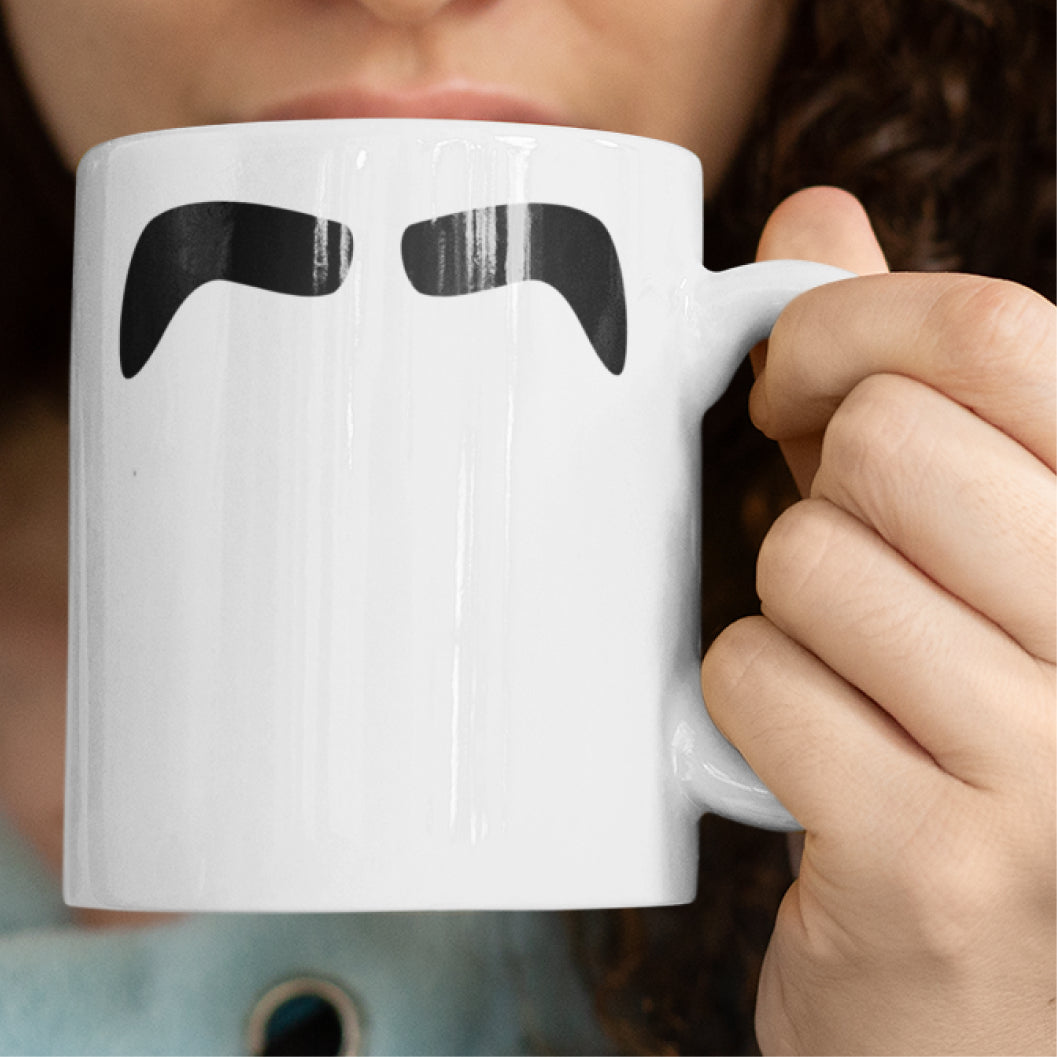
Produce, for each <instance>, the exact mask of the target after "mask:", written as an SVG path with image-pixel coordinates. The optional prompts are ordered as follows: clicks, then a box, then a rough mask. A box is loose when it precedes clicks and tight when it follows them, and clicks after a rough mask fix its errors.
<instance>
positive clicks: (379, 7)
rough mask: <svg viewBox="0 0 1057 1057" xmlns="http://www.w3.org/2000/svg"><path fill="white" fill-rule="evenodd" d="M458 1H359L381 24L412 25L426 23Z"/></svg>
mask: <svg viewBox="0 0 1057 1057" xmlns="http://www.w3.org/2000/svg"><path fill="white" fill-rule="evenodd" d="M457 2H459V0H359V3H360V5H361V6H363V7H365V8H366V9H367V10H368V11H370V12H371V14H373V15H374V16H375V17H376V18H379V19H381V20H382V21H383V22H394V23H399V24H407V25H414V24H417V23H420V22H425V21H428V20H429V19H430V18H432V17H433V16H434V15H435V14H437V13H438V12H439V11H441V10H442V9H443V8H445V7H450V6H451V5H452V4H453V3H457Z"/></svg>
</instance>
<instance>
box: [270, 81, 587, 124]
mask: <svg viewBox="0 0 1057 1057" xmlns="http://www.w3.org/2000/svg"><path fill="white" fill-rule="evenodd" d="M372 117H404V118H416V117H417V118H453V119H466V120H474V121H512V122H519V123H524V124H531V125H569V124H572V123H573V122H572V121H571V119H570V117H569V115H567V114H564V113H562V112H560V111H559V110H558V109H557V108H555V107H550V106H546V105H544V104H542V103H539V102H537V101H535V100H532V99H528V98H526V97H525V96H523V95H520V94H518V93H516V92H512V91H510V90H509V89H505V88H502V87H497V86H490V85H476V84H469V83H462V82H454V83H448V84H439V85H431V86H427V87H424V88H414V89H399V90H378V89H368V88H362V87H357V86H352V87H347V88H339V89H325V90H322V91H316V92H310V93H307V94H304V95H300V96H296V97H293V98H290V99H288V100H285V101H282V102H279V103H277V104H275V105H272V106H269V107H267V108H265V109H264V110H263V111H261V113H259V114H257V115H256V116H255V118H254V120H257V121H301V120H312V119H318V118H372Z"/></svg>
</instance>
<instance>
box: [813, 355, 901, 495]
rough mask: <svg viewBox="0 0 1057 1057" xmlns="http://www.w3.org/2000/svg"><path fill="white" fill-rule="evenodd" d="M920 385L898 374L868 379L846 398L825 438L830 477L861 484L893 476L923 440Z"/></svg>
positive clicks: (827, 476) (826, 469)
mask: <svg viewBox="0 0 1057 1057" xmlns="http://www.w3.org/2000/svg"><path fill="white" fill-rule="evenodd" d="M919 388H920V387H919V385H918V384H917V383H915V382H913V381H911V380H910V379H908V378H904V377H902V376H900V375H894V374H874V375H870V376H868V377H867V378H864V379H863V380H862V381H861V382H859V383H858V385H856V386H855V387H854V388H853V389H852V390H851V392H849V393H848V395H847V396H846V397H845V398H844V400H843V401H842V402H841V404H840V406H839V407H838V408H837V410H836V411H835V412H834V414H833V417H832V418H831V419H830V421H829V423H828V425H827V427H826V431H825V434H824V435H823V440H822V451H821V456H820V458H821V465H820V470H821V471H822V472H823V476H824V479H825V480H827V481H838V482H845V483H855V484H861V483H862V482H863V480H864V479H865V480H866V481H870V480H873V479H875V478H877V477H879V476H884V475H886V474H887V475H890V474H891V472H892V467H893V466H894V465H899V464H900V463H901V462H904V461H905V460H906V458H907V457H908V456H909V457H911V458H915V459H916V458H917V457H918V452H917V448H918V447H919V445H920V442H921V439H922V438H921V414H920V410H919V406H918V405H919V401H918V400H917V399H915V397H916V396H918V389H919Z"/></svg>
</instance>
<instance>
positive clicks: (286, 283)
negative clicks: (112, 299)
mask: <svg viewBox="0 0 1057 1057" xmlns="http://www.w3.org/2000/svg"><path fill="white" fill-rule="evenodd" d="M351 261H352V232H351V231H350V230H349V229H348V228H347V227H346V226H345V225H344V224H340V223H338V222H337V221H334V220H326V219H324V218H322V217H315V216H312V215H311V214H308V213H299V212H297V211H295V210H292V209H282V208H280V207H278V206H270V205H261V204H259V203H256V202H194V203H191V204H189V205H182V206H177V207H176V208H174V209H168V210H166V211H165V212H164V213H159V214H158V215H157V216H156V217H154V218H153V219H152V220H151V221H150V222H149V223H148V224H147V226H146V227H145V228H144V229H143V231H142V233H141V234H140V237H139V240H138V241H137V243H136V248H135V249H134V250H133V253H132V260H131V261H130V263H129V268H128V275H127V277H126V279H125V293H124V299H123V301H122V305H121V373H122V374H123V375H124V376H125V377H126V378H132V377H134V376H135V375H136V374H138V373H139V372H140V371H141V370H142V369H143V367H144V366H145V365H146V363H147V361H148V360H149V359H150V357H151V355H152V354H153V352H154V350H155V349H156V348H157V346H158V342H159V341H161V338H162V335H163V334H164V333H165V330H166V328H167V327H168V326H169V323H170V322H171V321H172V318H173V316H175V315H176V312H177V310H178V309H179V308H180V306H181V305H182V304H183V303H184V301H186V300H187V298H188V297H190V296H191V294H192V293H194V291H195V290H197V289H198V288H199V287H200V286H202V285H204V284H205V283H209V282H214V281H218V280H219V281H224V282H231V283H240V284H242V285H244V286H252V287H256V288H257V289H258V290H267V291H269V292H271V293H278V294H294V295H297V296H300V297H320V296H323V295H325V294H331V293H334V291H336V290H337V289H338V288H339V287H340V286H341V284H342V283H343V282H344V281H345V276H346V275H347V274H348V271H349V265H350V263H351Z"/></svg>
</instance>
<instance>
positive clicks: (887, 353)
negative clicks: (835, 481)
mask: <svg viewBox="0 0 1057 1057" xmlns="http://www.w3.org/2000/svg"><path fill="white" fill-rule="evenodd" d="M1055 318H1057V309H1055V308H1054V306H1053V305H1052V304H1051V303H1050V302H1049V301H1047V300H1046V299H1045V298H1044V297H1042V296H1041V295H1039V294H1036V293H1034V292H1033V291H1031V290H1028V289H1027V288H1025V287H1022V286H1018V285H1017V284H1015V283H1010V282H1005V281H1004V280H999V279H986V278H982V277H979V276H973V275H951V274H909V273H895V274H891V275H867V276H861V277H859V278H853V279H846V280H844V281H842V282H837V283H831V284H829V285H827V286H821V287H818V288H817V289H815V290H811V291H808V292H807V293H806V294H802V295H801V296H800V297H798V298H796V299H795V300H794V301H792V302H791V303H790V304H789V306H788V307H787V308H786V309H785V311H784V312H783V313H782V314H781V316H779V318H778V322H777V323H776V324H775V327H774V330H773V331H772V333H771V337H770V340H769V342H768V349H767V363H766V366H765V367H764V369H763V370H762V371H761V373H760V375H759V377H758V378H757V380H756V385H755V386H754V388H753V391H752V396H751V398H750V411H751V414H752V417H753V421H754V422H755V423H756V425H757V426H758V427H759V428H760V429H762V430H763V432H764V433H766V434H767V435H768V436H769V437H771V438H772V439H774V440H791V439H793V438H796V437H802V436H807V435H811V434H818V433H821V432H822V431H823V430H824V429H825V427H826V423H827V422H828V421H829V419H830V417H831V416H832V415H833V412H834V411H835V410H836V408H837V406H838V405H839V404H840V403H841V402H842V401H843V399H844V397H845V396H847V395H848V393H849V392H851V390H852V389H854V388H855V386H856V385H858V383H859V382H861V381H862V380H863V379H865V378H867V377H868V376H870V375H873V374H903V375H906V376H908V377H910V378H915V379H917V380H918V381H920V382H924V383H925V384H926V385H930V386H932V387H933V388H934V389H937V390H939V391H940V392H942V393H944V394H945V395H947V396H948V397H950V398H951V399H953V400H955V401H957V402H958V403H960V404H963V405H964V406H965V407H968V408H969V409H970V410H972V411H974V412H975V413H976V414H977V415H979V416H980V417H981V418H983V419H985V420H986V421H987V422H989V423H991V425H993V426H995V427H996V428H997V429H1000V430H1001V431H1002V432H1004V433H1006V434H1008V435H1009V436H1011V437H1013V439H1014V440H1017V441H1018V442H1019V443H1021V444H1022V445H1023V446H1024V447H1025V448H1027V449H1028V450H1029V451H1031V452H1032V453H1033V454H1034V455H1035V456H1036V457H1038V458H1039V459H1041V460H1042V461H1043V462H1045V463H1046V465H1047V466H1049V467H1050V469H1053V468H1054V465H1055V461H1057V451H1055V449H1057V437H1055V434H1057V429H1055V405H1057V395H1055V384H1057V382H1055V359H1057V356H1055V345H1057V337H1055Z"/></svg>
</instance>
